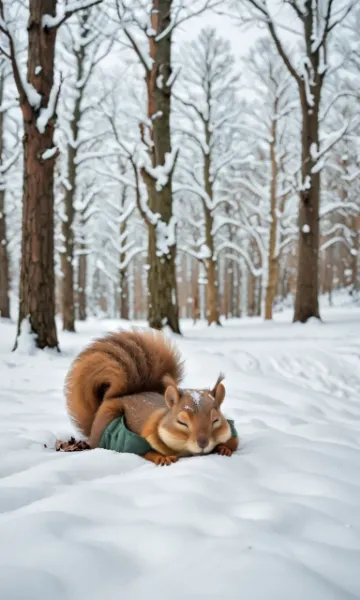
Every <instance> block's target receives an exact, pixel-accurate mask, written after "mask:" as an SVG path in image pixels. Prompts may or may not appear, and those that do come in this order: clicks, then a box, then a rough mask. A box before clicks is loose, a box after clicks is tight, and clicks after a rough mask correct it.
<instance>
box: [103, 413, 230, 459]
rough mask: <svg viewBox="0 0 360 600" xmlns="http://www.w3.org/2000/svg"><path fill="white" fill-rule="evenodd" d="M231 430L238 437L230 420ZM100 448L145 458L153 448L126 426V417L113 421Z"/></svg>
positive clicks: (104, 434)
mask: <svg viewBox="0 0 360 600" xmlns="http://www.w3.org/2000/svg"><path fill="white" fill-rule="evenodd" d="M228 423H229V425H230V429H231V435H232V436H234V437H238V434H237V431H236V429H235V424H234V421H231V420H229V419H228ZM100 448H104V449H105V450H114V451H115V452H125V453H127V454H137V455H138V456H143V455H144V454H146V452H150V451H151V450H153V448H152V447H151V446H150V444H149V443H148V442H147V441H146V440H145V439H144V438H143V437H141V436H140V435H138V434H137V433H133V432H132V431H130V430H129V429H128V428H127V427H126V425H125V420H124V417H118V418H117V419H114V421H111V423H109V425H108V426H107V427H106V429H105V431H104V433H103V434H102V436H101V440H100Z"/></svg>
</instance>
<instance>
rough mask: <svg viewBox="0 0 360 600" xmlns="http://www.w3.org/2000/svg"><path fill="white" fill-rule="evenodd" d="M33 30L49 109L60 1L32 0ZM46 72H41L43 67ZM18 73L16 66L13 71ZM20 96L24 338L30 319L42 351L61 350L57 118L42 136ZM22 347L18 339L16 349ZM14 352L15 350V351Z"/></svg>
mask: <svg viewBox="0 0 360 600" xmlns="http://www.w3.org/2000/svg"><path fill="white" fill-rule="evenodd" d="M29 6H30V19H29V24H28V37H29V45H28V63H27V74H28V81H29V82H30V83H31V84H32V85H33V86H34V87H35V89H36V90H37V91H38V92H39V94H40V95H41V108H43V107H46V106H48V104H49V98H50V91H51V89H52V87H53V76H54V53H55V40H56V31H57V30H56V28H51V29H47V28H44V27H42V23H41V22H42V17H43V16H44V15H45V14H50V15H51V16H55V14H56V0H49V1H48V2H44V0H32V2H30V4H29ZM38 66H41V71H40V72H38V69H37V67H38ZM13 68H14V65H13ZM14 74H15V80H16V83H17V86H18V90H19V92H20V106H21V109H22V113H23V119H24V137H23V149H24V190H23V210H22V251H21V274H20V304H19V320H18V335H19V334H20V331H21V325H22V322H23V320H24V319H29V323H30V327H31V333H33V334H34V337H35V343H36V345H37V346H38V347H39V348H45V347H49V348H57V349H59V347H58V340H57V332H56V324H55V277H54V189H53V187H54V186H53V184H54V164H55V156H54V155H53V156H52V157H51V158H49V159H47V160H45V159H44V158H42V155H43V153H44V152H45V151H46V150H49V149H52V148H53V145H54V144H53V134H54V125H55V115H50V119H49V120H48V121H47V123H46V124H45V126H44V128H43V129H41V131H39V129H38V127H37V118H38V116H39V112H40V111H39V110H37V109H35V108H34V107H33V106H32V105H30V103H29V101H28V99H27V97H26V95H25V94H24V90H23V88H22V84H21V80H20V79H19V77H18V78H16V67H15V68H14ZM16 347H17V339H16V342H15V348H16ZM15 348H14V349H15Z"/></svg>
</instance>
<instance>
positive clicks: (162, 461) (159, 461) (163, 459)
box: [143, 452, 178, 467]
mask: <svg viewBox="0 0 360 600" xmlns="http://www.w3.org/2000/svg"><path fill="white" fill-rule="evenodd" d="M143 458H145V460H149V461H150V462H152V463H154V464H155V465H157V466H158V467H159V466H160V467H163V466H164V465H166V466H168V465H171V464H172V463H174V462H176V461H177V460H178V458H177V456H164V455H163V454H159V453H158V452H147V453H146V454H144V455H143Z"/></svg>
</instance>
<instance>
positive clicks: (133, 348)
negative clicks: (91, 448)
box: [65, 330, 183, 436]
mask: <svg viewBox="0 0 360 600" xmlns="http://www.w3.org/2000/svg"><path fill="white" fill-rule="evenodd" d="M165 375H169V376H170V377H172V378H173V379H174V380H175V382H176V383H177V384H178V383H180V381H181V378H182V375H183V363H182V361H181V358H180V353H179V351H178V350H177V349H176V347H175V346H173V345H172V344H171V342H170V341H169V340H167V339H166V337H165V336H164V335H163V334H162V333H161V332H159V331H155V330H151V331H120V332H118V333H110V334H109V335H107V336H105V337H103V338H101V339H98V340H96V341H95V342H93V343H92V344H91V345H90V346H88V347H87V348H85V350H83V351H82V352H81V353H80V354H79V356H78V357H77V358H76V359H75V361H74V362H73V364H72V366H71V368H70V371H69V373H68V375H67V377H66V382H65V394H66V401H67V409H68V412H69V415H70V417H71V418H72V420H73V421H74V423H75V425H76V427H77V428H78V429H79V430H80V431H81V432H82V433H83V434H84V435H85V436H89V434H90V431H91V427H92V424H93V421H94V418H95V415H96V412H97V410H98V408H99V406H100V404H101V403H102V402H103V400H106V399H109V398H116V397H119V396H127V395H129V394H136V393H139V392H159V393H162V392H163V391H164V384H163V383H162V380H163V377H164V376H165Z"/></svg>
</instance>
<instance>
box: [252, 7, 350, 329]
mask: <svg viewBox="0 0 360 600" xmlns="http://www.w3.org/2000/svg"><path fill="white" fill-rule="evenodd" d="M241 2H242V4H245V5H246V6H247V7H248V8H249V9H250V12H251V17H252V18H255V19H257V20H260V21H262V22H264V23H265V24H266V26H267V28H268V31H269V33H270V35H271V37H272V39H273V41H274V43H275V46H276V48H277V51H278V52H279V55H280V56H281V58H282V60H283V61H284V64H285V65H286V67H287V69H288V71H289V73H290V74H291V76H292V77H293V78H294V80H295V82H296V85H297V88H298V93H299V98H300V104H301V113H302V134H301V153H302V156H301V175H302V181H301V186H300V206H299V240H298V268H297V284H296V298H295V312H294V321H300V322H306V321H307V320H308V319H309V318H310V317H317V318H320V313H319V302H318V288H319V283H318V258H319V208H320V171H321V161H320V148H319V111H320V103H321V95H322V90H323V85H324V81H325V77H326V74H327V72H328V64H327V59H328V45H329V37H330V34H331V32H332V31H333V30H334V29H335V28H336V27H337V26H338V25H339V23H341V22H342V21H343V20H344V19H345V17H346V16H347V14H348V13H349V11H350V10H351V8H352V7H353V6H354V5H355V3H354V2H353V1H352V0H348V2H346V3H344V4H345V5H343V6H342V7H341V9H340V10H338V8H336V7H335V4H336V3H335V2H334V1H333V0H326V1H325V2H322V1H320V0H301V1H300V0H289V2H287V3H286V4H287V5H288V6H289V7H290V8H291V9H292V11H293V13H294V14H295V15H296V17H297V20H298V21H297V24H296V26H295V27H294V29H296V32H297V33H298V31H299V29H300V30H301V38H302V50H301V52H302V56H301V60H300V66H299V67H298V68H296V66H295V64H294V61H293V58H292V57H291V55H290V54H289V53H287V52H286V50H285V47H284V44H283V42H282V40H281V36H280V34H279V27H277V25H276V22H275V20H274V18H273V16H272V14H271V12H270V9H269V7H268V4H267V1H266V0H241ZM297 25H298V26H299V27H297Z"/></svg>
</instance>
